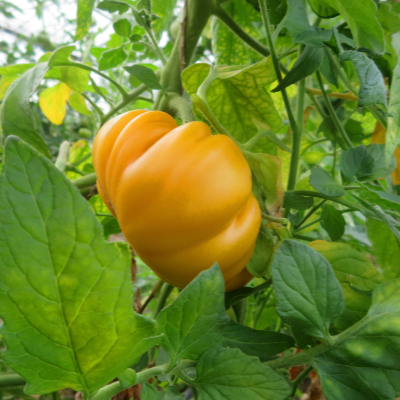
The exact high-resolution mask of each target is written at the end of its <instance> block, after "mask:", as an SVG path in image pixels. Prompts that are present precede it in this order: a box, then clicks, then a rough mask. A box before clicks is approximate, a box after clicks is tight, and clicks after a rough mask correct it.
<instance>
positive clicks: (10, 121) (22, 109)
mask: <svg viewBox="0 0 400 400" xmlns="http://www.w3.org/2000/svg"><path fill="white" fill-rule="evenodd" d="M47 69H48V66H47V63H42V64H38V65H37V66H36V67H34V68H31V69H29V70H28V71H26V72H25V73H24V74H23V75H22V76H20V77H19V78H18V79H17V80H15V81H14V82H13V83H12V84H11V86H10V87H9V89H8V92H7V94H6V95H5V97H4V99H3V103H2V107H1V125H2V133H3V135H4V137H7V136H10V135H16V136H18V137H20V138H21V139H22V140H24V141H25V142H27V143H29V144H30V145H32V146H33V147H34V148H35V149H37V150H39V151H40V152H41V153H42V154H44V155H45V156H46V157H49V158H51V155H50V152H49V149H48V147H47V145H46V143H45V142H44V140H43V139H42V137H41V132H40V130H39V128H38V126H37V123H36V119H35V116H34V114H33V112H32V110H31V107H30V103H29V102H30V97H31V96H32V94H33V93H34V92H35V91H36V89H37V87H38V86H39V84H40V82H41V81H42V80H43V77H44V75H45V73H46V71H47Z"/></svg>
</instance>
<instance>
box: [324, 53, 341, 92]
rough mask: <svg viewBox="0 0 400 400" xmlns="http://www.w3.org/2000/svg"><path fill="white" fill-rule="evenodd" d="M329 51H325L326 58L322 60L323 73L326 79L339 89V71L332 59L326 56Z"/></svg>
mask: <svg viewBox="0 0 400 400" xmlns="http://www.w3.org/2000/svg"><path fill="white" fill-rule="evenodd" d="M326 52H327V49H324V58H323V59H322V63H321V67H320V70H321V73H322V75H323V76H324V78H325V79H326V80H327V81H328V82H329V83H331V84H332V85H335V86H336V87H337V88H338V87H339V82H338V75H339V74H338V71H337V69H336V67H335V65H334V63H333V62H332V61H331V59H330V57H328V56H327V54H326Z"/></svg>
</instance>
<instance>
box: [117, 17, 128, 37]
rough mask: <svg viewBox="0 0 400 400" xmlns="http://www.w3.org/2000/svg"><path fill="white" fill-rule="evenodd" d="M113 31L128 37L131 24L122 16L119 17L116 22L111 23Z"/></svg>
mask: <svg viewBox="0 0 400 400" xmlns="http://www.w3.org/2000/svg"><path fill="white" fill-rule="evenodd" d="M113 28H114V31H115V33H116V34H117V35H119V36H122V37H129V36H130V34H131V30H132V25H131V24H130V22H129V21H128V20H127V19H126V18H124V19H119V20H118V21H117V22H115V23H114V24H113Z"/></svg>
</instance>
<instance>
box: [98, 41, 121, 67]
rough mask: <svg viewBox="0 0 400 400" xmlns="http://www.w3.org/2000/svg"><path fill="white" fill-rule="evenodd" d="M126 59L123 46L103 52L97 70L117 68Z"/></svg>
mask: <svg viewBox="0 0 400 400" xmlns="http://www.w3.org/2000/svg"><path fill="white" fill-rule="evenodd" d="M127 57H128V56H127V54H126V52H125V50H124V46H121V47H118V48H117V49H112V50H108V51H105V52H104V53H102V55H101V58H100V61H99V70H100V71H104V70H106V69H110V68H114V67H117V66H118V65H120V64H122V63H123V62H124V61H125V60H126V58H127Z"/></svg>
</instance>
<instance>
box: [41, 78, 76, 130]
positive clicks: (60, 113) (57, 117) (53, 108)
mask: <svg viewBox="0 0 400 400" xmlns="http://www.w3.org/2000/svg"><path fill="white" fill-rule="evenodd" d="M70 93H71V89H70V88H69V87H68V86H67V85H66V84H65V83H63V82H60V83H57V85H55V86H53V87H51V88H47V89H45V90H43V92H41V93H40V95H39V105H40V108H41V110H42V111H43V114H44V115H45V116H46V117H47V118H48V119H49V121H50V122H52V123H53V124H55V125H61V124H62V122H63V120H64V117H65V114H66V112H67V110H66V105H67V100H68V98H69V95H70Z"/></svg>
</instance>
